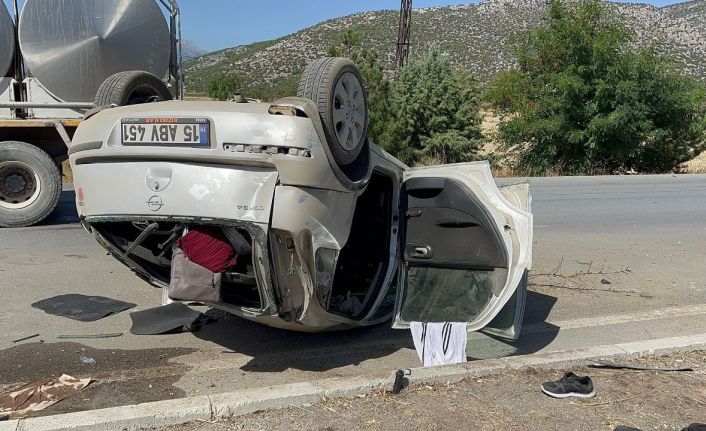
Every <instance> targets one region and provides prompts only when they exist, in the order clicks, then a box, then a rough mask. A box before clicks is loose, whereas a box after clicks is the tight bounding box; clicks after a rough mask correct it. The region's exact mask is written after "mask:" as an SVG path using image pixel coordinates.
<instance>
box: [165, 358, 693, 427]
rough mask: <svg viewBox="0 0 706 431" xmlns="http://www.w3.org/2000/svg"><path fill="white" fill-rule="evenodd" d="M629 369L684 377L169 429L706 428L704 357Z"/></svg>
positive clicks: (599, 377)
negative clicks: (575, 391)
mask: <svg viewBox="0 0 706 431" xmlns="http://www.w3.org/2000/svg"><path fill="white" fill-rule="evenodd" d="M630 363H631V364H633V365H643V366H653V367H654V366H661V367H665V366H667V367H684V366H690V367H694V368H695V369H696V371H695V372H690V373H665V372H637V371H622V370H621V371H617V370H610V371H609V370H597V369H589V368H578V369H576V370H574V371H576V372H578V373H584V374H588V375H591V376H592V377H593V380H594V384H595V386H596V390H597V392H598V395H597V396H596V397H595V398H592V399H588V400H575V399H568V400H557V399H554V398H550V397H548V396H545V395H543V394H542V393H541V392H540V389H539V388H540V385H541V383H542V382H544V381H547V380H555V379H557V378H559V377H561V374H562V371H556V370H552V371H550V370H540V369H535V368H530V369H526V370H522V371H513V372H509V373H505V374H498V375H493V376H487V377H483V378H478V379H472V380H467V381H463V382H461V383H458V384H454V385H435V386H415V387H411V388H407V389H406V390H404V391H403V392H402V393H401V394H400V395H397V396H395V395H390V394H387V393H383V392H380V393H377V394H373V395H369V396H366V397H362V398H356V399H335V400H322V401H321V402H319V403H317V404H314V405H307V406H303V407H295V406H292V407H290V408H288V409H283V410H275V411H266V412H260V413H256V414H252V415H248V416H242V417H237V418H233V419H231V420H228V421H223V422H219V423H207V422H198V423H190V424H185V425H180V426H177V427H171V428H167V430H170V431H188V430H196V429H198V430H200V431H211V430H224V429H237V430H260V429H273V430H274V429H310V430H331V431H334V430H335V431H339V430H340V431H344V430H351V431H360V430H404V429H474V430H500V429H512V430H540V429H541V430H562V431H563V430H567V429H571V430H590V431H594V430H612V429H614V428H615V427H616V426H618V425H630V426H633V427H638V428H640V429H643V430H681V429H682V428H684V427H685V426H686V425H688V424H690V423H693V422H699V421H706V371H705V370H706V352H691V353H683V354H673V355H669V356H661V357H644V358H641V359H637V360H631V361H630Z"/></svg>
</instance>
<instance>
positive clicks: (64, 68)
mask: <svg viewBox="0 0 706 431" xmlns="http://www.w3.org/2000/svg"><path fill="white" fill-rule="evenodd" d="M19 25H20V26H19V39H20V49H21V50H22V54H23V56H24V60H25V63H26V65H27V67H28V69H29V71H30V73H31V74H32V75H33V76H34V77H35V78H37V79H38V80H39V81H40V82H41V83H42V84H43V85H44V87H46V88H47V90H49V91H50V92H51V93H53V94H54V95H55V96H57V97H58V98H59V99H62V100H64V101H68V102H92V101H93V99H94V97H95V94H96V91H97V90H98V87H99V86H100V85H101V83H103V81H105V79H106V78H108V77H109V76H111V75H113V74H115V73H118V72H122V71H128V70H143V71H147V72H151V73H153V74H154V75H156V76H158V77H163V76H165V75H166V73H167V68H168V67H169V57H170V52H171V45H170V41H169V27H168V26H167V22H166V20H165V18H164V14H163V13H162V10H161V9H160V7H159V6H158V5H157V4H156V3H155V1H154V0H27V1H26V2H25V6H24V8H23V9H22V14H21V16H20V24H19Z"/></svg>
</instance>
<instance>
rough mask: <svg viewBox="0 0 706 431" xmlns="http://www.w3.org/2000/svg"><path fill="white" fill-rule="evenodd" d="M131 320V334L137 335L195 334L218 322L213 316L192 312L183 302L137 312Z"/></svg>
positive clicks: (131, 314)
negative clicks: (213, 322) (202, 328)
mask: <svg viewBox="0 0 706 431" xmlns="http://www.w3.org/2000/svg"><path fill="white" fill-rule="evenodd" d="M130 318H131V319H132V328H130V332H131V333H133V334H135V335H159V334H168V333H175V332H195V331H198V330H199V329H201V326H203V325H205V324H208V323H210V322H212V321H214V320H216V319H214V318H213V317H212V316H208V315H206V314H204V313H200V312H198V311H196V310H192V309H191V308H189V307H187V306H186V305H184V304H182V303H181V302H173V303H171V304H167V305H164V306H161V307H156V308H150V309H148V310H143V311H136V312H134V313H130Z"/></svg>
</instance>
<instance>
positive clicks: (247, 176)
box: [74, 162, 277, 225]
mask: <svg viewBox="0 0 706 431" xmlns="http://www.w3.org/2000/svg"><path fill="white" fill-rule="evenodd" d="M74 181H75V187H76V206H77V209H78V213H79V216H80V217H81V218H85V217H124V216H138V215H144V216H149V217H151V218H155V217H157V218H161V217H164V218H165V219H170V218H175V217H177V218H190V217H193V218H199V219H226V220H239V221H243V222H252V223H262V224H265V225H268V224H269V220H270V213H271V211H272V202H273V197H274V192H275V186H276V184H277V172H276V171H275V170H274V169H266V168H257V167H244V166H238V167H230V166H228V167H226V166H217V165H215V166H214V165H198V164H184V163H171V162H129V163H119V162H118V163H95V164H83V165H78V166H75V168H74Z"/></svg>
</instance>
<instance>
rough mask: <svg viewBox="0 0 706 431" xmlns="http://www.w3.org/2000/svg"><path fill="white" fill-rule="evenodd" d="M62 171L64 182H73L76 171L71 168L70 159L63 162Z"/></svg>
mask: <svg viewBox="0 0 706 431" xmlns="http://www.w3.org/2000/svg"><path fill="white" fill-rule="evenodd" d="M61 173H62V176H63V178H62V180H63V182H64V184H73V182H74V173H73V171H72V170H71V165H69V161H68V160H67V161H65V162H64V163H62V164H61Z"/></svg>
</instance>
